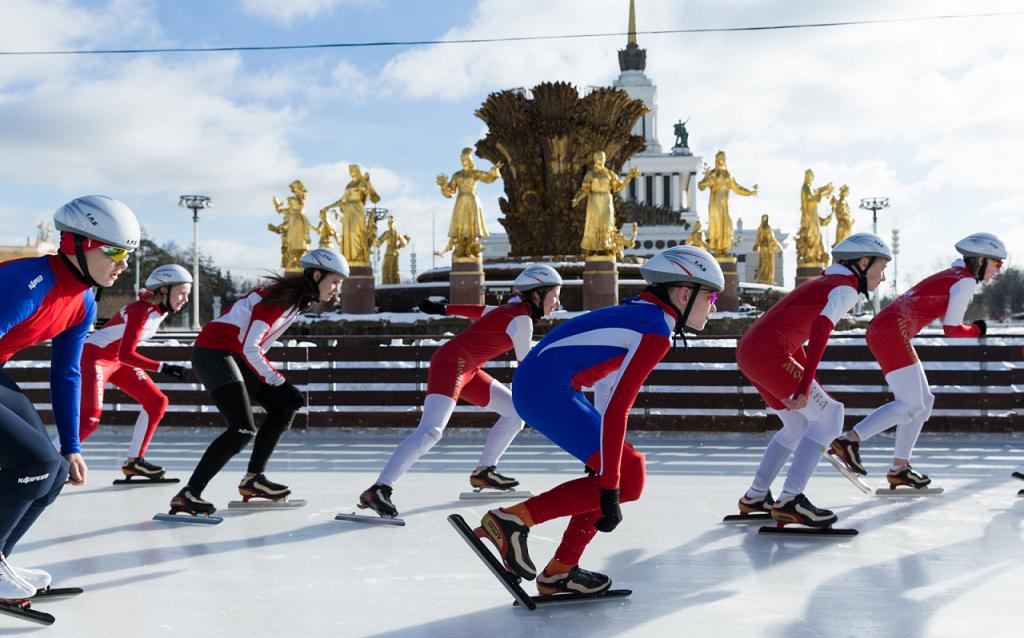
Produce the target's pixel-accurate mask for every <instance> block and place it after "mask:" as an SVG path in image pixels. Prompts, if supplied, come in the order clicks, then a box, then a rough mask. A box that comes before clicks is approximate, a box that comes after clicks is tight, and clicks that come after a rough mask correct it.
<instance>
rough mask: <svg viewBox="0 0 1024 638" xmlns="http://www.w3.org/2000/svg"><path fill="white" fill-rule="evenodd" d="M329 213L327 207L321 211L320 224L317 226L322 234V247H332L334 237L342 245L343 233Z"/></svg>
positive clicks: (317, 229) (318, 231) (318, 232)
mask: <svg viewBox="0 0 1024 638" xmlns="http://www.w3.org/2000/svg"><path fill="white" fill-rule="evenodd" d="M327 215H328V211H327V210H326V209H323V210H321V211H320V224H319V225H318V226H317V227H316V232H317V234H319V235H320V248H330V247H331V240H332V239H333V240H334V241H335V242H337V243H338V246H341V235H339V234H338V229H337V228H336V227H335V226H334V224H332V223H331V220H330V219H328V217H327Z"/></svg>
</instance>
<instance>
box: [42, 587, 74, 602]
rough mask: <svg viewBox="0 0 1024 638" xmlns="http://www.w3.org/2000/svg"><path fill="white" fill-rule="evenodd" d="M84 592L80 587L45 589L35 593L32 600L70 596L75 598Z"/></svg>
mask: <svg viewBox="0 0 1024 638" xmlns="http://www.w3.org/2000/svg"><path fill="white" fill-rule="evenodd" d="M84 592H85V590H84V589H82V588H81V587H47V588H45V589H40V590H37V591H36V595H35V596H33V597H32V599H33V600H35V599H36V598H47V599H49V598H68V597H70V596H77V595H79V594H81V593H84Z"/></svg>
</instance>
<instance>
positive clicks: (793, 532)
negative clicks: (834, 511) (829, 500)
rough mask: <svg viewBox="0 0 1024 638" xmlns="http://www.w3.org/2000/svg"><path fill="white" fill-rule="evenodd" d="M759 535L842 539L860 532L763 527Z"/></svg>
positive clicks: (827, 528)
mask: <svg viewBox="0 0 1024 638" xmlns="http://www.w3.org/2000/svg"><path fill="white" fill-rule="evenodd" d="M758 533H759V534H765V535H775V536H796V537H799V538H841V537H844V536H856V535H857V534H859V533H860V532H858V531H857V530H855V529H842V528H838V527H768V526H767V525H766V526H765V527H762V528H761V529H759V530H758Z"/></svg>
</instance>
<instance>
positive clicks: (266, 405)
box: [188, 348, 302, 496]
mask: <svg viewBox="0 0 1024 638" xmlns="http://www.w3.org/2000/svg"><path fill="white" fill-rule="evenodd" d="M192 367H193V369H194V370H195V372H196V375H197V376H198V377H199V380H200V381H202V383H203V385H204V386H206V389H207V391H209V393H210V396H211V397H212V398H213V402H214V404H216V406H217V409H218V410H220V413H221V415H223V416H224V420H225V421H226V422H227V426H228V429H227V430H226V431H225V432H224V433H223V434H221V435H220V436H218V437H217V438H216V439H214V440H213V443H211V444H210V447H208V448H207V449H206V452H205V453H204V454H203V458H202V459H200V461H199V465H197V466H196V469H195V471H194V472H192V476H191V478H189V480H188V487H189V490H190V491H191V492H192V494H194V495H196V496H199V495H200V494H202V492H203V490H205V489H206V486H207V485H208V484H209V482H210V480H211V479H213V477H214V476H216V475H217V473H218V472H220V471H221V470H222V469H223V468H224V466H225V465H227V463H228V461H230V460H231V457H233V456H234V455H236V454H238V453H239V452H241V451H242V450H243V449H244V448H245V446H246V445H248V444H249V441H251V440H252V438H253V436H255V437H256V442H255V444H254V445H253V449H252V456H251V457H249V472H250V473H252V474H260V473H262V472H263V471H264V470H265V469H266V467H267V460H268V459H270V455H271V454H273V452H274V448H276V447H277V442H278V441H279V440H281V435H282V434H284V432H285V430H287V429H288V428H290V427H291V425H292V419H294V418H295V413H296V412H298V411H299V410H300V409H301V408H302V403H301V402H296V401H295V399H294V398H292V397H291V395H289V394H287V393H285V392H282V390H281V386H271V385H267V384H266V383H263V381H262V380H261V379H260V378H259V377H258V376H257V375H256V373H255V372H253V371H252V370H251V369H250V368H249V366H248V365H247V364H246V363H245V362H244V361H242V360H241V359H240V358H239V357H237V356H236V355H234V354H232V353H230V352H227V351H224V350H212V349H209V348H195V349H193V351H192ZM252 401H255V402H256V403H258V404H260V405H261V406H263V409H264V410H266V412H267V413H266V415H265V416H264V417H263V421H262V422H261V423H260V425H259V426H258V427H257V426H256V424H255V421H254V419H253V415H252Z"/></svg>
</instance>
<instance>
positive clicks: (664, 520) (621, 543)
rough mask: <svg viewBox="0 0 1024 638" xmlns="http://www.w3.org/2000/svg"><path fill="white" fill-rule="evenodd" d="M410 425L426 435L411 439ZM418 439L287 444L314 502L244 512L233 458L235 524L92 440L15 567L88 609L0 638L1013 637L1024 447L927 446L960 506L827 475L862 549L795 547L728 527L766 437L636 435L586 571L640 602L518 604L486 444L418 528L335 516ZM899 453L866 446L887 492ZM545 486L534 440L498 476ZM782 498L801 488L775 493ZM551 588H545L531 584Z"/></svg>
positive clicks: (430, 491)
mask: <svg viewBox="0 0 1024 638" xmlns="http://www.w3.org/2000/svg"><path fill="white" fill-rule="evenodd" d="M218 432H219V431H215V430H198V431H191V432H185V431H180V430H179V431H175V430H171V429H167V430H163V431H158V432H157V435H156V438H155V441H154V444H153V446H152V447H151V449H150V451H149V453H148V454H147V458H148V459H149V460H150V461H152V462H155V463H158V464H161V465H165V466H166V467H168V468H169V470H170V472H169V475H173V476H180V477H182V478H183V479H184V478H187V476H188V473H189V472H191V470H192V468H193V467H194V465H195V463H196V461H197V460H198V457H199V455H200V454H201V453H202V450H203V449H205V447H206V445H207V444H208V443H209V442H210V441H211V440H212V439H213V438H214V437H215V436H216V434H217V433H218ZM406 432H407V431H406ZM404 433H405V432H402V431H397V430H396V431H394V432H390V433H365V432H364V433H353V432H338V431H330V432H328V431H324V432H312V433H303V432H289V433H288V434H286V436H285V437H284V439H283V442H282V445H281V446H280V448H279V449H278V451H277V453H276V454H275V456H274V458H272V459H271V462H270V465H269V468H268V471H267V475H268V477H269V478H271V479H272V480H275V481H278V482H284V483H287V484H288V485H290V486H291V487H292V489H293V491H294V496H295V497H297V498H305V499H308V500H309V505H308V506H307V507H305V508H300V509H292V510H273V511H258V512H242V513H238V512H235V511H232V510H228V509H227V507H226V506H227V502H228V501H229V500H234V499H236V498H237V492H236V491H235V487H236V485H237V483H238V481H239V480H240V478H241V474H242V472H243V471H244V468H245V461H246V460H247V458H248V455H247V452H246V453H243V454H242V455H239V456H238V457H236V459H235V460H234V461H232V463H231V464H230V465H229V466H228V467H227V468H226V469H225V471H224V472H222V473H221V474H220V475H219V476H218V477H217V478H216V479H214V481H213V483H212V484H211V485H210V487H209V489H208V490H207V492H206V493H205V494H204V496H205V497H206V498H207V499H209V500H211V501H213V502H214V503H215V504H216V505H217V506H218V507H219V508H221V512H219V513H222V514H223V516H224V522H223V523H222V524H220V525H218V526H205V525H173V524H165V523H159V522H154V521H151V520H150V519H151V518H152V516H153V514H155V513H157V512H158V511H166V509H167V501H168V500H169V499H170V497H171V496H172V495H173V494H174V493H175V492H176V490H177V486H175V485H165V486H152V487H137V488H117V487H113V486H111V484H110V482H111V480H112V479H113V478H115V477H117V476H119V474H120V473H119V472H118V471H117V467H118V465H119V463H120V459H121V458H122V456H123V454H124V451H125V448H126V447H127V444H128V440H129V438H130V435H129V432H128V430H127V429H125V428H106V429H104V430H101V431H100V432H99V433H98V434H97V435H95V436H94V437H93V438H92V439H90V440H89V441H88V442H87V443H86V444H85V446H84V448H85V449H84V451H85V455H86V459H87V461H88V462H89V464H90V468H91V473H90V477H89V483H88V485H86V486H84V487H71V486H68V487H67V488H65V490H64V493H63V494H62V495H61V497H60V499H59V500H58V501H57V503H55V504H54V506H53V507H51V508H50V509H49V510H48V511H47V512H46V513H45V514H44V515H43V517H42V518H41V519H40V521H39V523H38V524H37V525H36V526H35V527H34V528H33V529H32V530H31V531H30V532H29V534H28V535H27V536H26V537H25V538H24V539H23V540H22V543H21V544H20V545H19V547H18V549H17V551H16V552H15V554H14V556H13V557H12V559H11V562H12V563H13V564H15V565H20V566H27V567H42V568H45V569H47V570H49V571H50V572H51V573H52V574H53V575H54V577H55V586H71V585H78V586H82V587H85V588H86V589H87V592H86V593H85V594H83V595H81V596H79V597H77V598H72V599H64V600H53V601H39V602H38V603H37V604H36V605H35V607H36V608H37V609H39V610H42V611H47V612H50V613H52V614H54V615H55V616H56V617H57V622H56V623H55V624H54V625H53V626H51V627H49V628H46V627H40V626H38V625H33V624H30V623H27V622H24V621H19V620H17V619H14V618H10V617H7V616H0V634H3V635H31V634H35V633H38V634H39V635H46V636H68V637H74V638H89V637H93V636H96V637H99V636H103V637H109V636H147V637H150V636H175V637H185V636H188V637H192V636H201V637H205V636H210V637H216V638H235V637H244V638H257V637H263V636H272V637H275V638H305V637H318V636H331V637H332V638H337V637H348V636H387V637H399V636H436V637H445V638H449V637H457V636H485V637H488V638H490V637H493V638H498V637H505V636H530V637H542V636H561V637H576V636H585V637H587V638H598V637H603V636H729V637H733V636H736V637H739V636H771V637H777V638H781V637H788V636H808V637H810V636H815V637H818V636H828V637H833V636H835V637H840V636H851V637H852V636H856V637H858V638H862V637H864V636H882V637H887V636H893V637H899V638H917V637H919V636H956V637H958V638H968V637H972V636H991V637H996V636H1000V637H1001V636H1015V637H1019V636H1021V635H1022V633H1021V631H1022V630H1021V629H1020V627H1021V621H1022V619H1024V609H1022V607H1020V606H1018V605H1020V597H1021V594H1020V592H1021V586H1022V582H1024V567H1022V560H1021V558H1022V555H1024V547H1022V542H1021V541H1022V531H1021V530H1022V526H1021V519H1022V518H1024V498H1020V499H1018V497H1017V496H1016V494H1017V490H1018V489H1020V488H1024V482H1022V481H1017V480H1015V479H1012V478H1010V473H1011V471H1013V470H1016V469H1021V467H1022V466H1024V439H1021V438H1019V437H1009V436H961V437H951V436H942V437H938V436H928V435H927V433H926V434H925V435H924V436H923V437H922V440H921V443H920V444H919V447H918V450H917V452H916V454H915V458H914V460H913V461H914V464H915V467H916V468H917V469H919V470H921V471H923V472H925V473H927V474H929V475H931V476H932V477H933V479H935V484H936V485H938V486H942V487H944V488H945V489H946V492H945V493H944V494H942V495H939V496H930V497H920V498H880V497H876V496H874V495H872V496H864V495H863V494H861V493H860V492H859V491H857V490H856V489H855V488H854V487H853V486H852V485H851V484H850V483H849V482H848V481H847V480H846V479H845V478H843V477H842V476H840V475H839V474H837V473H836V472H835V470H834V469H833V468H832V467H831V466H830V465H829V464H828V463H826V462H824V461H823V462H822V463H821V464H820V465H819V466H818V469H817V471H816V473H815V475H814V477H813V478H812V479H811V483H810V486H809V487H808V490H807V494H808V496H809V497H810V498H811V500H812V501H813V502H814V503H815V504H816V505H819V506H822V507H829V508H832V509H834V510H836V512H837V513H838V514H839V516H840V522H839V526H841V527H855V528H857V529H859V530H860V535H859V536H856V537H854V538H852V539H823V538H817V539H810V540H801V539H788V538H787V539H779V538H774V537H764V536H759V535H758V533H757V526H756V525H749V526H729V525H723V524H721V523H720V521H721V518H722V516H723V515H725V514H732V513H735V507H736V506H735V502H736V500H737V499H738V498H739V496H740V495H741V494H742V493H743V491H744V490H745V489H746V488H747V487H748V485H749V482H750V479H751V476H752V475H753V472H754V468H755V466H756V464H757V462H758V460H759V459H760V455H761V452H762V450H763V446H764V445H765V444H766V443H767V440H768V437H769V435H768V434H757V435H722V434H707V435H697V434H686V435H673V434H661V435H643V434H640V435H632V436H631V437H630V439H631V440H632V441H633V442H634V444H636V446H637V448H638V449H640V450H641V451H643V452H645V453H646V454H647V469H648V478H647V488H646V490H645V492H644V494H643V496H642V497H641V499H640V501H638V502H635V503H629V504H625V505H624V506H623V513H624V517H625V520H624V522H623V523H622V524H621V525H620V526H619V528H618V529H616V530H615V531H614V532H613V533H611V534H598V535H597V537H596V538H595V540H594V542H593V543H591V545H590V547H589V549H588V551H587V553H586V554H585V555H584V558H583V562H582V563H581V565H582V566H583V567H585V568H589V569H592V570H596V571H600V572H603V573H607V574H609V575H610V576H611V577H612V579H613V580H614V586H615V587H620V588H630V589H632V590H633V592H634V593H633V595H632V597H630V598H628V599H625V600H622V599H620V600H616V601H607V602H596V603H585V604H575V605H565V606H561V607H556V608H541V609H538V610H537V611H534V612H529V611H525V610H521V609H516V608H513V607H512V605H511V599H510V597H509V596H508V594H507V593H506V592H505V590H504V589H502V587H501V586H500V585H499V584H498V582H497V581H496V580H495V578H494V577H493V576H492V575H491V574H490V573H489V572H488V571H487V570H486V569H485V567H484V566H483V564H482V563H481V562H480V561H479V560H478V559H477V558H476V556H475V555H473V554H472V553H471V552H470V550H469V548H468V547H467V546H466V545H465V543H464V542H463V541H462V540H461V539H460V538H459V537H458V536H457V535H456V534H455V532H454V531H453V530H452V528H451V527H450V526H449V525H448V523H447V521H446V520H445V517H446V516H447V515H448V514H449V513H453V512H459V513H461V514H462V515H463V516H464V517H465V518H466V519H467V521H469V522H470V524H471V525H476V524H477V523H478V522H479V518H480V516H481V515H482V514H483V513H484V512H485V511H486V509H488V507H491V506H496V505H488V504H486V503H481V502H466V501H462V502H460V501H458V500H457V499H458V494H459V493H460V492H461V491H464V490H466V489H467V488H468V487H469V484H468V473H469V471H470V470H471V469H472V468H473V467H474V465H475V462H476V459H477V455H478V453H479V449H480V445H481V444H482V442H483V436H484V435H483V433H481V432H453V433H451V434H449V435H448V436H446V438H445V439H444V440H442V441H441V443H440V444H439V445H438V446H437V447H436V448H434V450H433V451H432V452H431V453H430V454H428V455H427V456H426V457H425V458H424V459H423V460H422V461H421V462H420V463H419V464H417V465H416V466H414V468H413V470H412V471H411V472H410V473H409V474H407V475H406V476H405V477H404V479H403V480H402V481H401V482H400V483H399V484H398V486H397V487H396V489H395V494H394V501H395V503H396V505H397V506H398V507H399V509H400V510H401V511H402V515H403V516H404V517H405V518H406V520H407V522H408V524H407V526H406V527H380V526H365V525H358V524H351V523H342V522H336V521H334V520H333V519H334V515H335V514H336V513H339V512H352V511H354V507H353V505H354V503H355V501H356V499H357V498H358V495H359V493H360V492H361V491H362V490H363V489H365V488H366V487H368V486H369V485H370V484H371V483H372V482H373V480H374V479H375V478H376V475H377V472H378V471H379V469H380V468H381V467H382V465H383V463H384V461H385V460H386V458H387V456H388V454H389V453H390V452H391V450H392V449H393V447H394V446H395V445H396V444H397V443H398V442H399V441H400V440H401V438H402V436H403V435H404ZM891 446H892V439H891V438H886V437H877V438H876V439H874V440H872V441H871V442H869V443H868V444H866V446H865V447H864V448H862V453H863V455H864V460H865V462H866V463H867V464H868V467H869V470H870V471H871V475H870V476H869V477H868V482H869V483H871V484H872V486H873V487H879V486H881V485H882V482H883V481H884V478H883V475H884V471H885V468H886V467H887V465H886V464H887V461H888V456H889V454H891V450H892V447H891ZM500 469H501V470H502V471H504V472H507V473H510V474H512V475H514V476H516V477H517V478H519V479H520V480H521V481H522V483H523V487H524V488H526V489H532V490H534V492H535V493H536V492H539V491H543V490H545V489H548V488H550V487H553V486H554V485H556V484H557V483H560V482H562V481H565V480H567V479H570V478H575V477H576V476H579V475H580V474H581V470H582V467H581V465H580V464H579V463H578V462H576V461H575V460H574V459H572V458H571V457H569V456H568V455H566V454H565V453H563V452H561V451H560V450H558V449H557V448H554V447H553V446H551V445H550V444H549V443H547V442H546V440H545V439H543V438H541V437H540V436H538V435H535V434H531V433H527V434H524V435H521V436H520V437H519V438H518V439H517V440H516V442H515V443H514V444H513V446H512V448H511V449H510V451H509V452H508V454H507V455H506V457H505V460H504V462H503V463H502V465H501V466H500ZM774 487H775V491H776V492H778V490H779V489H780V487H781V480H780V481H779V482H778V483H777V484H776V485H775V486H774ZM563 528H564V522H563V521H561V520H560V521H552V522H549V523H546V524H544V525H541V526H538V527H536V528H534V529H533V530H532V531H531V534H530V552H531V555H532V557H533V559H534V562H536V563H537V565H538V567H541V566H543V565H544V564H545V563H546V562H547V560H548V559H549V558H550V556H551V554H552V552H553V551H554V548H555V546H556V544H557V542H558V540H559V538H560V536H561V532H562V530H563ZM525 587H526V589H527V592H528V593H531V594H533V593H535V589H534V585H533V584H532V583H525Z"/></svg>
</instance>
